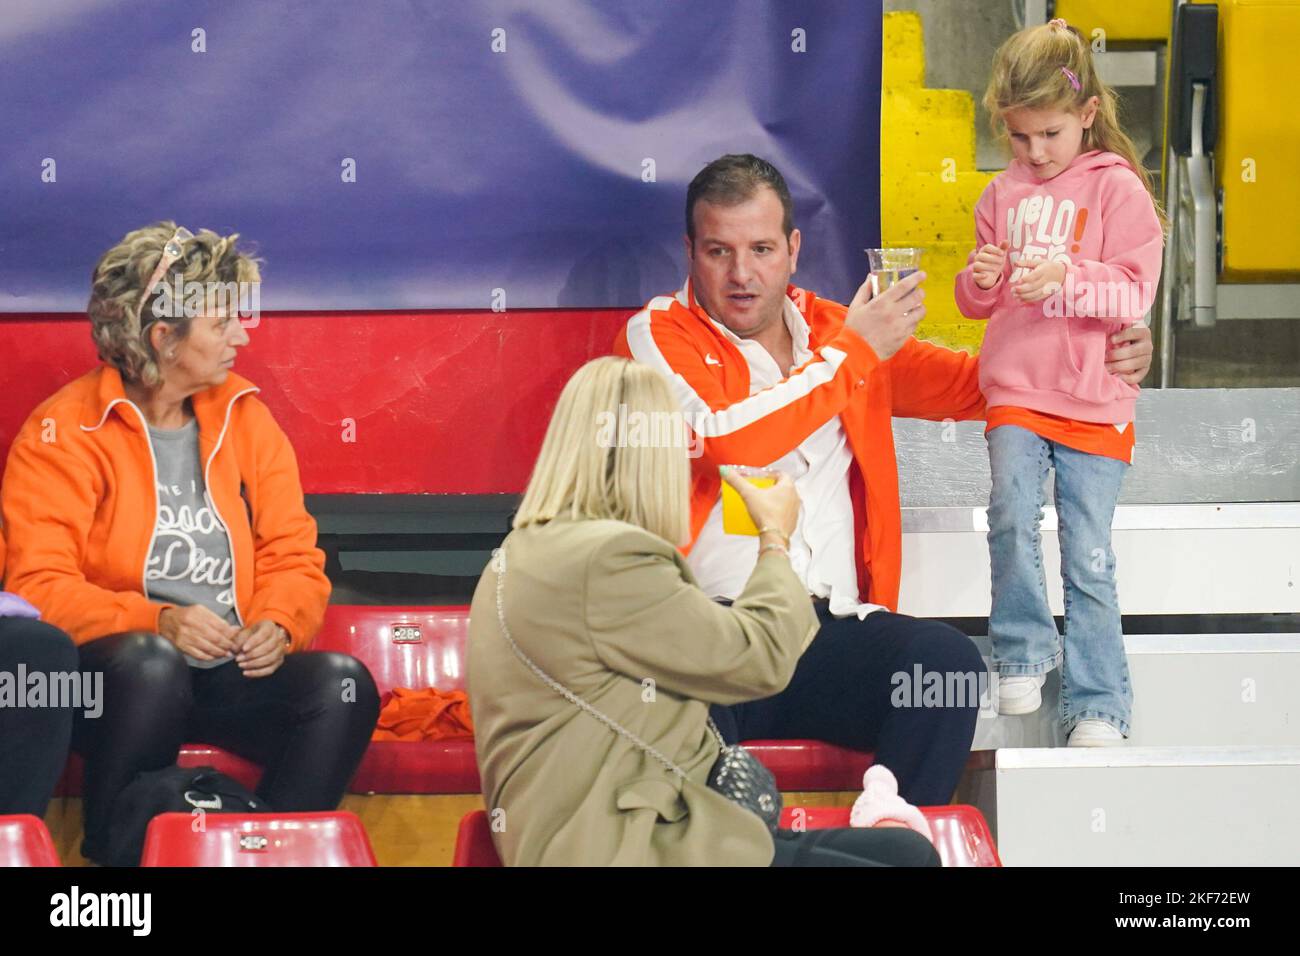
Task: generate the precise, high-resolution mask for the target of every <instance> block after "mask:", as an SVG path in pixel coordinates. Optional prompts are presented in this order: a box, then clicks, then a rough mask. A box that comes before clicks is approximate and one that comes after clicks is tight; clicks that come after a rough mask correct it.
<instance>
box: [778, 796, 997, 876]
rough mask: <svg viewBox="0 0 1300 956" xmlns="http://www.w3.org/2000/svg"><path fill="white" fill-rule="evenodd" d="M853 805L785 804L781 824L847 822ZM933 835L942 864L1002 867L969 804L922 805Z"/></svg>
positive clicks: (809, 826) (808, 826)
mask: <svg viewBox="0 0 1300 956" xmlns="http://www.w3.org/2000/svg"><path fill="white" fill-rule="evenodd" d="M852 812H853V808H852V807H786V808H785V809H784V810H783V811H781V826H782V827H784V828H786V829H796V828H798V827H802V828H803V829H805V830H827V829H830V828H831V827H846V826H848V825H849V814H850V813H852ZM921 813H922V814H924V815H925V819H926V820H927V821H928V822H929V824H930V832H932V833H933V834H934V846H935V849H937V850H938V851H939V859H941V860H943V865H944V866H1001V865H1002V860H1001V859H1000V858H999V857H998V848H997V847H996V846H995V845H994V843H993V834H992V833H990V832H989V826H988V824H987V823H986V822H985V821H984V815H983V814H982V813H980V812H979V810H977V809H975V808H974V807H971V806H965V805H962V804H953V805H952V806H947V807H921Z"/></svg>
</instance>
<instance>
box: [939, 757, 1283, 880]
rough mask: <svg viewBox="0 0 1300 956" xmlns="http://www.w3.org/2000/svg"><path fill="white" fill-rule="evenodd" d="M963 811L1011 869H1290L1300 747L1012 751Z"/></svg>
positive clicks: (985, 774) (992, 763) (993, 760)
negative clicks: (980, 819)
mask: <svg viewBox="0 0 1300 956" xmlns="http://www.w3.org/2000/svg"><path fill="white" fill-rule="evenodd" d="M989 757H990V759H989V760H988V761H987V762H986V763H987V765H986V766H985V767H983V768H982V769H979V770H972V771H970V772H968V774H967V778H966V779H965V780H964V781H963V784H962V787H961V788H960V789H959V791H958V800H959V801H961V802H969V803H973V804H975V805H976V806H977V807H979V808H980V810H981V811H982V812H983V813H984V816H985V818H986V819H987V820H988V822H989V825H990V827H991V828H992V829H993V832H994V837H995V839H996V840H997V846H998V853H999V855H1000V856H1001V858H1002V862H1003V864H1004V865H1006V866H1150V865H1152V864H1158V865H1161V866H1261V865H1285V866H1293V865H1295V864H1296V863H1297V862H1300V813H1298V812H1297V804H1296V798H1295V795H1296V793H1297V792H1300V747H1116V748H1073V749H1070V748H1057V749H1042V748H1033V749H1020V748H1015V749H1005V750H999V751H998V752H997V753H996V755H989Z"/></svg>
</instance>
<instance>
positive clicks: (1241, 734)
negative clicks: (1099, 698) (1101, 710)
mask: <svg viewBox="0 0 1300 956" xmlns="http://www.w3.org/2000/svg"><path fill="white" fill-rule="evenodd" d="M974 640H975V643H976V645H977V646H978V647H979V649H980V653H982V654H984V655H985V657H986V658H987V657H988V656H989V651H990V648H989V640H988V638H987V637H976V638H974ZM1124 645H1125V648H1126V650H1127V652H1128V661H1129V676H1130V679H1131V681H1132V684H1133V718H1132V727H1131V734H1130V737H1129V739H1128V741H1127V746H1128V747H1170V746H1175V747H1176V746H1200V747H1210V746H1219V747H1228V746H1248V745H1268V746H1300V695H1298V694H1297V693H1296V692H1295V688H1296V687H1300V634H1159V635H1138V636H1129V637H1126V638H1125V639H1124ZM1059 701H1060V674H1059V671H1053V672H1052V673H1050V674H1049V675H1048V677H1047V681H1046V683H1045V684H1044V685H1043V706H1042V707H1041V708H1039V710H1038V711H1037V712H1036V713H1034V714H1028V715H1025V716H1023V717H1004V716H1000V715H997V714H995V713H994V712H993V711H992V709H991V707H985V709H984V710H982V711H981V713H980V719H979V721H978V722H977V723H976V725H975V741H974V744H973V747H972V749H974V750H995V749H998V748H1002V747H1061V746H1064V744H1065V737H1064V734H1063V733H1062V730H1061V726H1060V720H1059Z"/></svg>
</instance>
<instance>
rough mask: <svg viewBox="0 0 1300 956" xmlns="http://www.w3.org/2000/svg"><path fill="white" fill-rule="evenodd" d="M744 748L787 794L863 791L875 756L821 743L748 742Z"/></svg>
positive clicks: (794, 741)
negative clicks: (863, 782) (793, 792)
mask: <svg viewBox="0 0 1300 956" xmlns="http://www.w3.org/2000/svg"><path fill="white" fill-rule="evenodd" d="M745 749H746V750H748V751H750V752H751V753H752V754H753V755H754V756H755V757H757V758H758V759H759V760H760V761H762V763H763V765H764V766H765V767H767V769H768V770H771V771H772V776H774V777H776V785H777V787H779V788H780V789H781V790H785V791H791V790H794V791H800V790H861V789H862V775H863V774H864V773H866V772H867V768H868V767H870V766H871V764H872V762H873V759H874V758H873V755H872V754H869V753H864V752H863V751H861V750H850V749H848V748H847V747H837V746H836V745H835V744H827V743H822V742H821V741H820V740H746V741H745Z"/></svg>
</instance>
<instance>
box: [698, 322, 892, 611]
mask: <svg viewBox="0 0 1300 956" xmlns="http://www.w3.org/2000/svg"><path fill="white" fill-rule="evenodd" d="M784 303H785V304H784V311H783V317H784V319H785V324H786V328H788V329H789V330H790V337H791V339H792V340H793V342H794V364H795V367H798V366H800V365H803V364H804V363H805V362H807V361H809V360H811V359H812V358H813V353H812V351H811V350H810V349H809V348H808V324H807V323H806V322H805V321H804V318H803V315H802V314H801V313H800V312H799V310H798V309H797V308H795V305H794V303H793V302H791V301H790V300H789V299H788V298H787V299H785V300H784ZM709 321H711V322H713V325H714V327H715V328H717V329H718V330H719V332H720V333H721V334H722V335H725V336H726V337H727V338H728V339H730V340H731V342H732V343H733V344H734V345H735V346H736V347H737V348H738V349H739V350H740V354H741V355H743V356H744V357H745V361H746V362H747V363H748V364H749V392H750V394H751V395H753V394H754V393H756V392H759V391H762V390H763V389H765V388H770V387H771V386H773V385H776V384H777V383H779V382H780V381H781V380H782V379H784V378H785V377H786V373H785V372H783V371H782V370H781V369H780V368H779V367H778V365H777V363H776V360H775V359H773V358H772V356H771V355H770V354H769V353H768V351H767V349H765V348H763V346H762V345H760V344H759V343H757V342H753V341H750V340H747V339H742V338H740V337H739V336H737V335H736V334H735V333H733V332H732V331H731V330H730V329H728V328H726V326H724V325H722V324H721V323H719V322H716V321H714V320H713V319H710V320H709ZM718 364H721V363H718ZM722 464H732V465H756V466H764V467H768V468H775V469H777V470H780V471H783V472H785V473H787V474H788V475H790V477H792V478H793V479H794V486H795V490H796V491H797V492H798V493H799V501H800V509H799V523H798V525H797V526H796V527H795V532H794V534H793V535H791V537H790V564H791V566H792V567H793V568H794V571H795V573H796V574H797V575H799V579H800V580H801V581H803V583H804V586H805V587H806V588H807V589H808V593H809V594H811V595H813V596H814V597H820V598H829V599H830V612H831V613H832V614H833V615H835V616H836V617H848V616H850V615H853V614H856V615H857V616H858V617H859V618H864V617H866V616H867V615H868V614H870V613H871V612H873V611H881V610H884V608H882V607H881V606H880V605H878V604H864V603H862V601H861V600H859V594H858V572H857V562H856V560H855V557H854V555H855V551H856V543H855V542H854V540H853V500H852V498H851V497H850V496H849V468H850V467H852V465H853V452H852V450H851V449H850V448H849V443H848V438H847V437H846V436H845V434H844V427H843V425H841V424H840V417H839V416H838V415H836V416H835V417H834V418H832V419H831V420H830V421H828V422H826V423H825V424H824V425H822V426H821V428H819V429H817V430H816V431H815V432H813V433H812V434H811V435H809V436H808V437H807V438H806V439H804V441H803V442H802V443H800V445H799V446H798V447H797V448H795V449H794V450H793V451H791V452H790V453H789V454H787V455H785V456H783V457H781V458H779V459H777V460H776V461H773V462H751V461H737V462H723V463H722ZM757 560H758V538H756V537H754V536H753V535H741V534H727V533H726V532H724V531H723V530H722V500H721V497H719V500H718V501H716V502H715V503H714V505H713V510H712V511H711V512H709V517H708V520H706V521H705V523H704V527H703V528H701V529H700V534H699V537H698V538H697V539H696V541H695V546H694V547H693V548H692V549H691V553H690V555H689V556H688V558H687V562H688V563H689V564H690V567H691V572H692V573H693V574H694V575H695V579H696V581H697V582H698V583H699V585H700V587H701V588H702V589H703V590H704V592H705V593H706V594H708V595H709V596H710V597H722V598H728V599H731V600H734V599H735V598H737V597H739V596H740V593H741V591H743V590H744V589H745V582H747V581H748V580H749V575H750V573H751V572H752V571H753V568H754V563H755V562H756V561H757Z"/></svg>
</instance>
